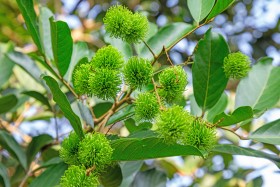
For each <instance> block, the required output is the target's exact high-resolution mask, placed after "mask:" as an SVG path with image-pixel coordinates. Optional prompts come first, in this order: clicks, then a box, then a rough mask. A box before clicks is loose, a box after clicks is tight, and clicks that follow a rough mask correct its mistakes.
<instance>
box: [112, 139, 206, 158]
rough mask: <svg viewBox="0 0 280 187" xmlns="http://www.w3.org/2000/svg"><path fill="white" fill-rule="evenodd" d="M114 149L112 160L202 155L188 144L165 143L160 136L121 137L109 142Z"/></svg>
mask: <svg viewBox="0 0 280 187" xmlns="http://www.w3.org/2000/svg"><path fill="white" fill-rule="evenodd" d="M111 146H112V148H113V149H114V152H113V155H112V160H115V161H129V160H130V161H131V160H144V159H152V158H161V157H170V156H179V155H196V156H202V154H201V152H200V151H199V150H198V149H197V148H195V147H193V146H190V145H185V146H184V145H179V144H173V145H170V144H166V143H164V142H163V140H162V139H160V138H144V139H138V138H121V139H118V140H114V141H112V143H111Z"/></svg>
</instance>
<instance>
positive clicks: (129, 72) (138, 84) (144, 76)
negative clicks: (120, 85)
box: [123, 57, 153, 89]
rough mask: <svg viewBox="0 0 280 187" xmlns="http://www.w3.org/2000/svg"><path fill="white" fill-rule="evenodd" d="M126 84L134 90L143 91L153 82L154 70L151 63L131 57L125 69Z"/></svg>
mask: <svg viewBox="0 0 280 187" xmlns="http://www.w3.org/2000/svg"><path fill="white" fill-rule="evenodd" d="M123 74H124V79H125V82H126V83H127V84H128V85H129V86H130V87H131V88H133V89H136V88H139V89H141V88H142V87H143V86H145V85H147V84H148V83H150V82H151V79H152V75H153V68H152V65H151V63H150V62H149V61H148V60H146V59H143V58H138V57H131V58H130V59H129V60H128V62H127V63H126V64H125V66H124V69H123Z"/></svg>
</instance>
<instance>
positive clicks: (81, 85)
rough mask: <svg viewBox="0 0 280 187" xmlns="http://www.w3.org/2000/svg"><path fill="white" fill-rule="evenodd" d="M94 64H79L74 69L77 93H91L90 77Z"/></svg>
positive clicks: (74, 84)
mask: <svg viewBox="0 0 280 187" xmlns="http://www.w3.org/2000/svg"><path fill="white" fill-rule="evenodd" d="M91 73H92V66H91V64H89V63H86V64H81V65H77V66H76V67H75V69H74V71H73V75H72V76H73V79H72V81H73V86H74V89H75V91H76V92H77V94H90V92H91V90H90V88H89V82H88V80H89V77H90V74H91Z"/></svg>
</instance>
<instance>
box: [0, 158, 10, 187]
mask: <svg viewBox="0 0 280 187" xmlns="http://www.w3.org/2000/svg"><path fill="white" fill-rule="evenodd" d="M1 182H3V183H2V185H3V187H10V186H11V183H10V179H9V175H8V172H7V168H6V167H5V166H4V165H3V164H2V163H0V186H1Z"/></svg>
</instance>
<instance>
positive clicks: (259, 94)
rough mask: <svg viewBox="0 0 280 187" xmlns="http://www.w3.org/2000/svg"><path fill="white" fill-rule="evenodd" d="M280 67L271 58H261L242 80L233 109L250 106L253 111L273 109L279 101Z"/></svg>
mask: <svg viewBox="0 0 280 187" xmlns="http://www.w3.org/2000/svg"><path fill="white" fill-rule="evenodd" d="M279 75H280V67H274V66H272V58H268V57H267V58H262V59H261V60H259V61H258V63H257V64H256V65H254V66H253V68H252V70H251V71H250V72H249V75H248V76H247V77H245V78H244V79H242V80H241V81H240V83H239V85H238V87H237V90H236V100H235V108H238V107H240V106H251V107H252V108H253V109H254V110H264V109H268V108H271V107H273V106H274V105H275V104H276V103H277V102H278V101H279V99H280V89H279V88H280V76H279Z"/></svg>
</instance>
